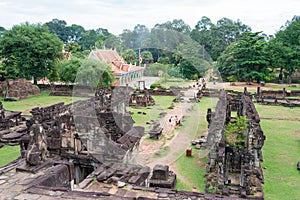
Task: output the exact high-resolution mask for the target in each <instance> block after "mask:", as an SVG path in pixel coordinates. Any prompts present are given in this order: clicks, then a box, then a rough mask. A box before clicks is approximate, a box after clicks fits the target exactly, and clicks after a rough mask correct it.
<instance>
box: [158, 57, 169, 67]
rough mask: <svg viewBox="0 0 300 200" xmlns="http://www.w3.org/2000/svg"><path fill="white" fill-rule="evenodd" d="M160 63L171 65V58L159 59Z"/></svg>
mask: <svg viewBox="0 0 300 200" xmlns="http://www.w3.org/2000/svg"><path fill="white" fill-rule="evenodd" d="M157 62H158V63H160V64H164V65H166V64H170V58H169V57H159V58H158V60H157Z"/></svg>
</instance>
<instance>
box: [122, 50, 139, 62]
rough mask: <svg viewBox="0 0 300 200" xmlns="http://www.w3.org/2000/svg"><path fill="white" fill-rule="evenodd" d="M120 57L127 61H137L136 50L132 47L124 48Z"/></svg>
mask: <svg viewBox="0 0 300 200" xmlns="http://www.w3.org/2000/svg"><path fill="white" fill-rule="evenodd" d="M122 57H123V58H124V59H125V60H126V62H127V63H131V64H135V63H137V57H136V52H135V51H134V50H132V49H128V50H126V51H125V52H124V53H123V54H122Z"/></svg>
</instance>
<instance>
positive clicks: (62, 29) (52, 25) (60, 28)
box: [44, 19, 69, 43]
mask: <svg viewBox="0 0 300 200" xmlns="http://www.w3.org/2000/svg"><path fill="white" fill-rule="evenodd" d="M44 25H45V26H47V27H48V29H49V31H50V33H52V34H55V35H57V37H59V39H61V41H63V43H67V42H68V39H69V38H68V35H69V33H68V31H69V30H68V28H67V22H66V21H64V20H59V19H53V20H52V21H50V22H47V23H45V24H44Z"/></svg>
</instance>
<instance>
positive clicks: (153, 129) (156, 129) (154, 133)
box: [149, 122, 163, 140]
mask: <svg viewBox="0 0 300 200" xmlns="http://www.w3.org/2000/svg"><path fill="white" fill-rule="evenodd" d="M162 131H163V127H161V125H160V123H159V122H154V123H153V124H152V125H151V126H150V130H149V136H150V138H151V139H155V140H158V139H159V137H160V136H161V134H162Z"/></svg>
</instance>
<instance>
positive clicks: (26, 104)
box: [0, 92, 86, 114]
mask: <svg viewBox="0 0 300 200" xmlns="http://www.w3.org/2000/svg"><path fill="white" fill-rule="evenodd" d="M82 99H86V98H81V97H74V101H75V100H82ZM0 100H1V101H2V103H3V107H4V108H5V109H6V110H13V111H26V114H28V111H29V110H31V109H32V108H34V107H45V106H50V105H53V104H56V103H59V102H65V104H69V103H72V101H73V97H71V96H49V92H42V93H41V94H39V95H32V96H29V97H28V98H27V99H22V100H19V101H13V102H7V101H3V99H0Z"/></svg>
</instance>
